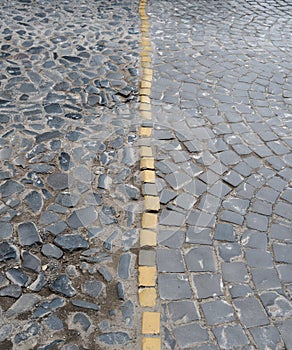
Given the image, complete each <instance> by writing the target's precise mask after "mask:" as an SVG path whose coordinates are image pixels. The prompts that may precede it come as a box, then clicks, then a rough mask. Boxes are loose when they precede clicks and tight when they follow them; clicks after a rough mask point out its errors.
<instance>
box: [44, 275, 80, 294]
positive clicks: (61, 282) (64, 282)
mask: <svg viewBox="0 0 292 350" xmlns="http://www.w3.org/2000/svg"><path fill="white" fill-rule="evenodd" d="M50 289H51V290H52V291H53V292H57V293H60V294H63V295H65V296H66V297H73V296H74V295H75V294H76V293H77V292H76V290H75V289H74V288H73V287H72V284H71V281H70V279H69V278H68V276H67V275H60V276H59V277H57V278H56V279H55V281H54V282H53V283H52V284H51V285H50Z"/></svg>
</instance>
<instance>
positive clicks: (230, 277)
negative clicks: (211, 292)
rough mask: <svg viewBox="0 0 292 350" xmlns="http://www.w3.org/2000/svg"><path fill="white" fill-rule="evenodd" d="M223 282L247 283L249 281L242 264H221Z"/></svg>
mask: <svg viewBox="0 0 292 350" xmlns="http://www.w3.org/2000/svg"><path fill="white" fill-rule="evenodd" d="M222 275H223V280H225V281H226V282H233V283H247V282H248V281H249V277H248V272H247V269H246V266H245V265H244V264H243V263H242V262H231V263H226V262H224V263H222Z"/></svg>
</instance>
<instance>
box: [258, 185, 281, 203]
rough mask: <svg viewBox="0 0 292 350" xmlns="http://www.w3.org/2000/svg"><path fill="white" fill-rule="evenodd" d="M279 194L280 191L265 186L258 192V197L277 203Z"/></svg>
mask: <svg viewBox="0 0 292 350" xmlns="http://www.w3.org/2000/svg"><path fill="white" fill-rule="evenodd" d="M278 196H279V192H277V191H275V190H274V189H272V188H270V187H263V188H261V189H260V190H259V191H258V192H257V194H256V198H258V199H262V200H264V201H267V202H269V203H275V202H276V200H277V198H278Z"/></svg>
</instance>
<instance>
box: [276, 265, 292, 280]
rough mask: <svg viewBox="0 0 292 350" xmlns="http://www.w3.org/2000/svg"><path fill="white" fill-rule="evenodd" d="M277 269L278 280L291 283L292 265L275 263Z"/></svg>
mask: <svg viewBox="0 0 292 350" xmlns="http://www.w3.org/2000/svg"><path fill="white" fill-rule="evenodd" d="M277 269H278V272H279V275H280V280H281V281H282V282H285V283H292V265H291V264H283V265H277Z"/></svg>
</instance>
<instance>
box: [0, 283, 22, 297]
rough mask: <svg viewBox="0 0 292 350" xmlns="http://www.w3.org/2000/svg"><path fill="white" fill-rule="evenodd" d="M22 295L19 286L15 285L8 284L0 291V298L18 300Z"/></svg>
mask: <svg viewBox="0 0 292 350" xmlns="http://www.w3.org/2000/svg"><path fill="white" fill-rule="evenodd" d="M21 294H22V288H21V286H19V285H17V284H10V285H9V286H7V287H5V288H3V289H1V290H0V296H1V297H11V298H15V299H17V298H19V297H20V296H21Z"/></svg>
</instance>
